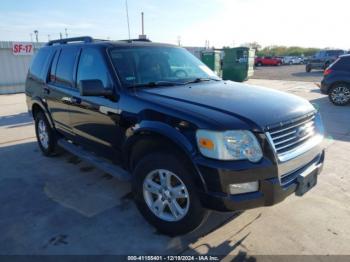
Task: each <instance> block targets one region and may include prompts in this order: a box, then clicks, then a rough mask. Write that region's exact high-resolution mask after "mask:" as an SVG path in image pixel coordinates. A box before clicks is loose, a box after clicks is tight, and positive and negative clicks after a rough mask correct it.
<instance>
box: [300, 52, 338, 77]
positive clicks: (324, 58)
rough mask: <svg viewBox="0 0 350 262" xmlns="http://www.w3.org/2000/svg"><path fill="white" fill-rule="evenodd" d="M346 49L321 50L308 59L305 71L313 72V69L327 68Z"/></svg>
mask: <svg viewBox="0 0 350 262" xmlns="http://www.w3.org/2000/svg"><path fill="white" fill-rule="evenodd" d="M344 53H345V52H344V50H322V51H319V52H317V53H316V54H315V56H313V57H312V58H311V59H309V60H308V62H307V64H306V66H305V71H306V72H308V73H309V72H311V70H313V69H322V70H324V69H326V68H327V67H328V66H329V65H330V64H331V63H333V62H334V61H335V60H336V59H337V58H338V57H339V56H340V55H343V54H344Z"/></svg>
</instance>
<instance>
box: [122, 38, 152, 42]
mask: <svg viewBox="0 0 350 262" xmlns="http://www.w3.org/2000/svg"><path fill="white" fill-rule="evenodd" d="M118 41H123V42H128V43H131V42H152V41H151V40H149V39H147V38H145V39H140V38H136V39H124V40H118Z"/></svg>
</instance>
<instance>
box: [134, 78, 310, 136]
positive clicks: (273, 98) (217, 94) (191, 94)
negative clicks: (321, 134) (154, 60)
mask: <svg viewBox="0 0 350 262" xmlns="http://www.w3.org/2000/svg"><path fill="white" fill-rule="evenodd" d="M141 93H144V94H145V93H147V95H146V94H145V95H146V96H149V95H151V96H153V98H151V99H152V100H153V101H154V100H158V101H159V102H161V103H162V104H167V105H170V106H172V107H174V108H177V109H179V108H181V107H184V108H183V109H184V110H186V112H188V111H197V113H202V112H200V111H201V110H200V108H202V109H203V111H205V112H206V113H205V115H206V116H207V117H208V118H211V119H213V120H215V121H217V122H218V121H220V118H222V117H224V116H225V115H226V118H227V117H229V116H228V115H231V116H233V117H236V118H238V119H240V120H243V121H245V122H249V123H252V122H253V123H255V124H256V125H257V126H258V127H259V128H260V129H265V128H266V127H267V126H269V125H274V124H277V123H280V122H284V121H287V120H291V119H293V118H297V117H300V116H302V115H305V114H307V113H310V112H312V111H314V110H315V109H314V107H313V106H312V105H311V104H310V103H309V102H308V101H307V100H305V99H303V98H300V97H298V96H295V95H291V94H288V93H285V92H281V91H277V90H274V89H270V88H265V87H258V86H252V85H246V84H240V83H236V82H231V81H220V82H208V83H196V84H191V85H184V86H174V87H157V88H152V89H144V91H142V92H141ZM140 95H141V94H140ZM155 96H156V97H155ZM193 108H196V110H194V109H193ZM198 108H199V109H198ZM204 109H205V110H204ZM208 110H209V111H208ZM208 112H210V113H209V114H208ZM215 112H217V114H215ZM223 113H224V114H223ZM222 122H227V119H225V121H222Z"/></svg>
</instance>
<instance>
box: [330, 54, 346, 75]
mask: <svg viewBox="0 0 350 262" xmlns="http://www.w3.org/2000/svg"><path fill="white" fill-rule="evenodd" d="M332 69H334V70H341V71H348V72H350V56H348V57H341V58H340V59H338V60H337V61H336V62H335V63H334V65H333V66H332Z"/></svg>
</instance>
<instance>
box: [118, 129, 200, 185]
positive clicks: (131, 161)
mask: <svg viewBox="0 0 350 262" xmlns="http://www.w3.org/2000/svg"><path fill="white" fill-rule="evenodd" d="M149 124H150V123H147V125H145V126H143V127H142V128H140V129H138V130H137V131H136V132H135V133H134V134H133V135H132V136H131V137H129V138H128V139H127V141H126V143H125V144H124V146H123V149H122V150H123V156H124V166H125V168H127V169H128V170H129V171H132V170H133V169H134V167H135V166H136V163H137V162H138V161H139V160H141V159H142V158H143V157H144V156H145V155H147V154H149V153H150V152H156V151H167V150H169V152H171V153H174V154H175V155H176V156H178V157H180V158H182V159H183V160H184V161H185V162H186V164H188V165H189V167H190V168H191V169H192V170H193V180H194V182H195V185H196V186H197V187H199V188H200V189H201V190H204V191H206V185H205V181H204V179H203V177H202V175H201V173H200V171H199V170H198V168H197V167H196V165H195V164H194V163H193V161H192V157H193V155H194V154H195V152H196V149H195V148H194V147H193V145H192V144H191V143H190V141H188V139H187V138H186V137H185V136H183V135H182V134H181V133H180V132H178V131H176V129H174V128H173V127H170V126H168V127H165V124H163V123H157V124H154V123H153V124H154V125H152V126H150V125H149Z"/></svg>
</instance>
